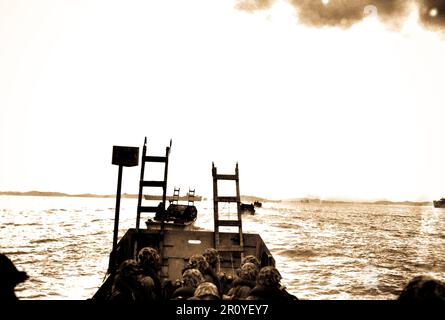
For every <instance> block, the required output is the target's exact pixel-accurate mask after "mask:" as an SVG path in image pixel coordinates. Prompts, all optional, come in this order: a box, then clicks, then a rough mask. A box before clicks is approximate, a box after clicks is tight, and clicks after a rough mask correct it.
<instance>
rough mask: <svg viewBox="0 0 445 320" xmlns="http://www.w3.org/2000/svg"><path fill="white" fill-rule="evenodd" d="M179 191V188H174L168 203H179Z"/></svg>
mask: <svg viewBox="0 0 445 320" xmlns="http://www.w3.org/2000/svg"><path fill="white" fill-rule="evenodd" d="M180 190H181V188H176V187H175V189H174V190H173V198H172V200H171V201H170V202H171V203H172V204H178V201H179V191H180Z"/></svg>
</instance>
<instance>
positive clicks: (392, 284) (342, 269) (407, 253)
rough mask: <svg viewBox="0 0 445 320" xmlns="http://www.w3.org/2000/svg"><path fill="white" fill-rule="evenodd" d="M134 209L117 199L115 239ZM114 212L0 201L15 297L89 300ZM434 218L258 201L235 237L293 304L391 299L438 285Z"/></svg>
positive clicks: (206, 215)
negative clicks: (261, 255) (419, 286)
mask: <svg viewBox="0 0 445 320" xmlns="http://www.w3.org/2000/svg"><path fill="white" fill-rule="evenodd" d="M195 205H196V206H197V209H198V220H197V221H196V223H195V228H196V229H203V230H212V229H213V204H212V202H211V201H201V202H197V203H195ZM136 206H137V199H122V201H121V212H120V225H119V237H121V236H122V235H123V234H124V233H125V231H126V230H127V229H128V228H130V227H134V226H135V217H136ZM114 207H115V199H113V198H71V197H32V196H0V252H2V253H4V254H6V255H7V256H8V257H9V258H10V259H11V260H12V261H13V262H14V263H15V265H16V266H17V268H18V269H19V270H23V271H26V272H27V273H28V275H29V276H30V278H29V280H27V281H26V282H24V283H22V284H20V285H19V286H17V288H16V289H17V290H16V293H17V296H18V297H19V298H21V299H88V298H91V297H92V296H93V294H94V293H95V292H96V290H97V289H98V287H99V286H100V285H101V284H102V281H103V280H104V276H105V273H106V270H107V267H108V259H109V253H110V251H111V248H112V238H113V228H114ZM229 214H230V212H229ZM444 218H445V209H435V208H433V207H430V206H408V205H375V204H359V203H330V204H329V203H323V202H322V203H299V202H287V203H286V202H265V203H263V207H262V208H257V209H256V214H255V215H243V231H244V232H247V233H249V232H250V233H259V234H260V235H261V237H262V238H263V240H264V242H265V243H266V245H267V247H268V248H269V250H270V251H271V252H272V254H273V256H274V258H275V260H276V266H277V268H278V269H279V270H280V273H281V275H282V276H283V280H282V284H283V285H285V286H286V287H287V289H288V291H290V292H291V293H293V294H295V295H296V296H297V297H298V298H300V299H323V300H326V299H330V300H333V299H395V298H397V295H398V294H399V293H400V291H401V290H402V288H403V286H404V285H405V284H406V283H407V282H408V281H409V279H411V278H412V277H414V276H417V275H431V276H433V277H435V278H437V279H440V280H444V279H445V219H444ZM141 225H143V221H142V222H141Z"/></svg>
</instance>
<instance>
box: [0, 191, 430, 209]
mask: <svg viewBox="0 0 445 320" xmlns="http://www.w3.org/2000/svg"><path fill="white" fill-rule="evenodd" d="M0 196H36V197H73V198H115V197H116V195H115V194H106V195H100V194H93V193H81V194H68V193H62V192H46V191H27V192H18V191H0ZM122 198H128V199H137V198H138V195H137V194H129V193H124V194H122ZM144 198H145V199H146V200H161V199H162V196H161V195H144ZM167 200H169V201H170V200H173V196H167ZM178 200H180V201H187V200H188V197H187V195H185V196H180V197H179V198H178ZM201 200H209V199H208V198H206V197H202V196H199V195H195V201H201ZM255 201H258V202H283V203H285V202H292V203H311V204H347V203H361V204H374V205H407V206H431V205H432V202H431V201H420V202H416V201H389V200H376V201H354V200H323V199H317V198H293V199H282V200H271V199H266V198H261V197H256V196H250V195H241V202H244V203H249V202H250V203H253V202H255Z"/></svg>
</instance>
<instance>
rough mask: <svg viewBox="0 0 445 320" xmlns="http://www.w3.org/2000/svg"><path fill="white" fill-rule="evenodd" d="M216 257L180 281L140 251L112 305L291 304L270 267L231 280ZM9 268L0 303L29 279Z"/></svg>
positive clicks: (126, 266) (255, 265) (426, 291)
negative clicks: (220, 269) (168, 302)
mask: <svg viewBox="0 0 445 320" xmlns="http://www.w3.org/2000/svg"><path fill="white" fill-rule="evenodd" d="M218 265H219V255H218V252H217V251H216V250H215V249H213V248H209V249H206V250H205V251H204V252H203V254H197V255H193V256H191V257H190V259H189V261H188V263H187V265H186V267H185V268H184V269H183V270H182V271H183V272H182V279H177V280H176V281H171V280H164V281H163V282H161V280H160V270H161V262H160V256H159V253H158V252H157V250H156V249H154V248H150V247H145V248H142V249H141V250H140V251H139V253H138V256H137V260H133V259H129V260H125V261H124V262H122V263H121V264H120V266H119V269H118V271H117V273H116V275H115V277H114V279H113V280H114V282H113V286H112V290H111V293H110V294H109V296H108V299H109V300H112V301H123V302H126V301H128V302H131V301H162V300H280V301H296V300H298V299H297V297H296V296H294V295H292V294H290V293H289V292H287V290H286V289H285V288H284V287H283V286H282V285H281V279H282V277H281V275H280V273H279V272H278V270H277V269H276V268H275V267H273V266H265V267H262V268H261V267H260V263H259V261H258V259H257V258H256V257H254V256H246V257H244V258H243V259H242V261H241V264H240V266H239V268H237V269H236V272H235V273H236V275H235V277H231V276H227V275H226V274H224V273H219V272H218ZM28 278H29V277H28V275H27V273H26V272H25V271H19V270H18V269H17V268H16V267H15V265H14V263H13V262H12V261H11V260H10V259H9V258H8V257H7V256H6V255H4V254H2V253H0V302H8V301H16V300H18V299H17V296H16V294H15V287H16V286H17V285H18V284H20V283H23V282H25V281H26V280H27V279H28ZM398 300H400V301H407V302H410V301H445V283H444V282H443V281H440V280H437V279H434V278H432V277H429V276H417V277H414V278H413V279H411V281H409V282H408V284H407V285H406V286H405V287H404V288H403V290H402V291H401V292H400V294H399V296H398Z"/></svg>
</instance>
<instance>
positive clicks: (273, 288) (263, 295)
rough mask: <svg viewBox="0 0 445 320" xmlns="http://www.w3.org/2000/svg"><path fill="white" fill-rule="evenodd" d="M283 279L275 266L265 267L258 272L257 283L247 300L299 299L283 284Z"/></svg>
mask: <svg viewBox="0 0 445 320" xmlns="http://www.w3.org/2000/svg"><path fill="white" fill-rule="evenodd" d="M281 279H282V277H281V274H280V272H279V271H278V270H277V269H276V268H275V267H272V266H267V267H263V268H262V269H261V270H260V272H259V274H258V277H257V284H256V286H255V287H254V288H253V289H252V291H250V294H249V297H247V300H283V301H293V300H298V299H297V297H295V296H293V295H291V294H290V293H288V292H287V291H286V289H285V288H284V287H282V286H281V284H280V281H281Z"/></svg>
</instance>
